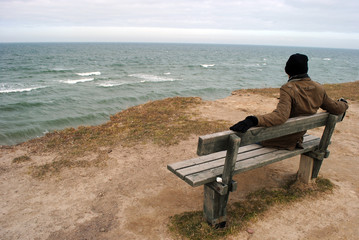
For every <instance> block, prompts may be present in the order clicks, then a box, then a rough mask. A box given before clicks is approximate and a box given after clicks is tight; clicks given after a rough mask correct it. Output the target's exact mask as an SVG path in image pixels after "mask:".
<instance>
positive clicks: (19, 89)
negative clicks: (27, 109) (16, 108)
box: [0, 87, 45, 93]
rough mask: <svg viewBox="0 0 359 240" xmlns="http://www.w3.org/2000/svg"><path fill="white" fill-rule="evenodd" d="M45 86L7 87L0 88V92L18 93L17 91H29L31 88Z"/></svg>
mask: <svg viewBox="0 0 359 240" xmlns="http://www.w3.org/2000/svg"><path fill="white" fill-rule="evenodd" d="M40 88H45V87H28V88H9V89H0V93H19V92H30V91H32V90H36V89H40Z"/></svg>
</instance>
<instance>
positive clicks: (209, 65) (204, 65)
mask: <svg viewBox="0 0 359 240" xmlns="http://www.w3.org/2000/svg"><path fill="white" fill-rule="evenodd" d="M214 66H215V64H201V67H204V68H209V67H214Z"/></svg>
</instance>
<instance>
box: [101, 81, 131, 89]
mask: <svg viewBox="0 0 359 240" xmlns="http://www.w3.org/2000/svg"><path fill="white" fill-rule="evenodd" d="M125 84H128V83H110V82H108V83H100V84H98V85H97V86H99V87H105V88H108V87H117V86H121V85H125Z"/></svg>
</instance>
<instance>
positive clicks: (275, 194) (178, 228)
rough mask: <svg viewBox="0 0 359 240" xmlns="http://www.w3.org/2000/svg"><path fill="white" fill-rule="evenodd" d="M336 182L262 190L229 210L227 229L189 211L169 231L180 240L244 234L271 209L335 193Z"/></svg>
mask: <svg viewBox="0 0 359 240" xmlns="http://www.w3.org/2000/svg"><path fill="white" fill-rule="evenodd" d="M333 188H334V185H333V183H332V182H331V181H330V180H328V179H324V178H318V179H317V180H316V182H315V183H314V184H312V185H306V184H300V183H299V182H297V181H294V180H291V181H290V182H288V183H287V184H286V185H285V186H284V187H283V188H280V189H276V190H269V189H260V190H258V191H255V192H252V193H250V194H249V195H247V196H246V198H245V200H243V201H240V202H235V203H232V204H230V205H229V206H228V207H227V226H226V227H225V228H219V229H216V228H214V227H212V226H210V225H209V224H207V223H206V221H205V220H204V218H203V212H202V211H193V212H185V213H182V214H177V215H175V216H172V217H171V218H170V222H169V224H168V228H169V230H170V231H171V232H172V234H173V235H174V236H175V237H177V238H178V239H191V240H210V239H223V238H225V237H227V236H229V235H233V234H236V233H238V232H240V231H243V230H244V229H245V228H246V227H247V226H248V223H249V222H251V221H255V220H256V219H258V218H259V217H260V216H262V215H263V214H264V213H265V212H266V211H267V210H268V209H270V207H273V206H275V205H281V204H288V203H292V202H295V201H300V200H302V199H304V198H305V197H308V196H312V197H314V196H318V195H319V194H322V193H329V192H332V190H333Z"/></svg>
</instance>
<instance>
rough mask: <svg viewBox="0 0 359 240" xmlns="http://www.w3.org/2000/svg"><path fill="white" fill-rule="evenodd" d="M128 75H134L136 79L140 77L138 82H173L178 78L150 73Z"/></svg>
mask: <svg viewBox="0 0 359 240" xmlns="http://www.w3.org/2000/svg"><path fill="white" fill-rule="evenodd" d="M129 76H130V77H135V78H138V79H142V80H141V81H140V82H141V83H144V82H173V81H176V80H178V79H174V78H169V77H162V76H157V75H151V74H141V73H140V74H131V75H129Z"/></svg>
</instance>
